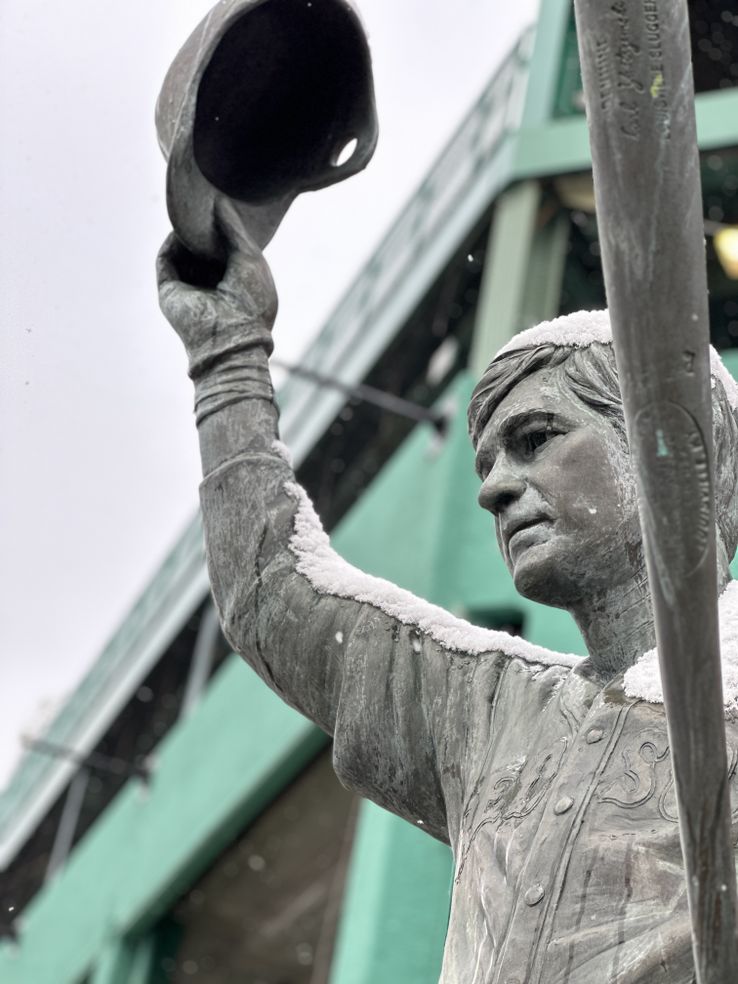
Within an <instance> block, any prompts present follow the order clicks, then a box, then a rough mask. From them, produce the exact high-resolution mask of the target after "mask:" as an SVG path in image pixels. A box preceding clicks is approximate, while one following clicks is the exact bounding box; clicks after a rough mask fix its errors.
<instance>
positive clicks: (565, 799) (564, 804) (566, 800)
mask: <svg viewBox="0 0 738 984" xmlns="http://www.w3.org/2000/svg"><path fill="white" fill-rule="evenodd" d="M572 806H574V800H573V799H572V798H571V796H562V797H561V799H560V800H559V801H558V803H557V804H556V806H555V807H554V813H557V814H561V813H566V812H567V810H570V809H571V808H572Z"/></svg>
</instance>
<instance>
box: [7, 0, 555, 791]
mask: <svg viewBox="0 0 738 984" xmlns="http://www.w3.org/2000/svg"><path fill="white" fill-rule="evenodd" d="M210 5H211V4H210V2H208V0H126V2H125V3H112V2H111V0H63V2H62V3H58V2H52V0H46V2H42V3H33V4H31V3H28V0H4V2H3V4H2V6H1V7H0V121H1V125H2V147H3V154H2V155H1V156H0V228H1V229H2V236H1V237H0V298H2V300H0V316H1V318H2V333H1V334H0V370H1V371H2V380H1V382H0V415H1V416H0V421H1V426H0V440H1V445H0V454H1V455H2V462H3V476H4V481H3V485H2V509H1V510H0V517H1V518H0V556H2V561H3V566H2V571H3V579H4V583H3V585H2V595H1V596H2V601H3V607H2V617H1V618H0V653H2V689H1V690H0V693H1V694H2V697H0V786H2V784H3V782H4V781H5V780H6V779H7V776H8V773H9V770H10V769H11V768H12V764H13V762H14V760H15V759H16V757H17V752H18V747H19V745H18V742H19V735H20V733H21V731H23V730H24V729H25V730H29V729H30V728H31V727H33V726H34V724H35V723H37V722H38V720H39V714H40V712H41V711H42V710H43V708H44V707H46V708H47V709H48V707H49V706H50V705H52V704H54V703H57V702H60V701H63V700H64V698H65V696H66V695H67V694H68V693H69V692H70V691H71V690H72V689H73V688H74V686H75V684H76V683H77V681H78V680H79V679H80V677H81V676H82V675H83V674H84V673H85V671H86V670H87V669H88V668H89V666H90V665H91V663H92V662H93V661H94V659H95V658H96V656H97V655H98V654H99V652H100V650H101V649H102V647H103V646H104V644H105V642H106V640H107V638H108V637H109V636H110V635H111V633H112V632H113V631H114V630H115V628H116V627H117V625H118V624H119V623H120V621H121V620H122V619H123V618H124V617H125V615H126V612H127V611H128V610H129V608H130V606H131V604H132V603H133V601H134V600H135V598H136V596H137V595H138V594H139V592H140V591H141V590H142V589H143V588H144V587H145V585H146V584H147V582H148V580H149V578H150V577H151V575H152V574H153V573H154V572H155V570H156V568H157V566H158V565H159V563H160V562H161V560H162V559H163V557H164V556H165V554H166V553H167V551H168V550H169V549H170V548H171V547H172V545H173V544H174V543H175V542H176V540H177V538H178V536H179V534H180V532H181V530H182V529H183V528H184V526H185V525H186V523H187V522H188V521H189V519H190V518H191V516H192V514H193V512H194V510H195V508H196V503H197V485H198V481H199V462H198V457H197V443H196V434H195V427H194V423H193V420H192V414H191V402H192V400H191V391H190V383H189V380H188V379H187V376H186V372H185V358H184V353H183V352H182V351H181V348H180V344H179V342H178V340H177V339H176V338H175V336H174V334H173V332H172V331H171V330H170V329H169V327H168V325H167V324H166V323H165V322H164V320H163V319H162V317H161V315H160V314H159V311H158V307H157V303H156V293H155V289H154V279H153V264H154V256H155V254H156V251H157V249H158V246H159V244H160V242H161V240H162V239H163V237H164V236H165V234H166V233H167V231H168V222H167V216H166V209H165V204H164V195H163V190H164V170H165V169H164V163H163V161H162V159H161V157H160V155H159V150H158V147H157V143H156V138H155V132H154V126H153V111H154V103H155V100H156V96H157V94H158V91H159V86H160V84H161V80H162V79H163V76H164V74H165V72H166V69H167V67H168V65H169V62H170V61H171V59H172V57H173V55H174V54H175V52H176V51H177V49H178V48H179V46H180V45H181V44H182V43H183V42H184V40H185V38H186V37H187V35H188V34H189V32H190V31H191V30H192V28H193V27H194V26H195V24H196V23H197V22H198V20H199V19H200V18H201V17H202V16H203V14H204V13H205V12H206V11H207V9H208V8H209V7H210ZM536 8H537V0H517V2H516V3H514V4H511V3H509V2H507V0H363V2H361V3H360V9H361V12H362V14H363V16H364V20H365V22H366V24H367V27H368V30H369V34H370V40H371V44H372V50H373V57H374V68H375V85H376V90H377V103H378V112H379V120H380V141H379V147H378V149H377V153H376V154H375V157H374V160H373V161H372V163H371V165H370V166H369V169H368V170H367V171H366V172H365V173H364V174H362V175H360V176H358V177H356V178H353V179H351V180H350V181H348V182H346V183H344V184H343V185H340V186H337V187H335V188H333V189H330V190H327V191H323V192H320V193H319V194H314V195H310V196H304V197H303V198H302V199H300V200H299V201H298V202H297V203H296V205H294V206H293V208H292V210H291V212H290V214H289V215H288V217H287V219H286V220H285V222H284V223H283V225H282V227H281V229H280V231H279V233H278V234H277V237H276V239H275V240H274V242H273V244H272V245H271V246H270V247H269V249H268V251H267V256H268V258H269V260H270V262H271V264H272V268H273V270H274V274H275V279H276V281H277V286H278V290H279V294H280V315H279V319H278V322H277V328H276V341H277V354H278V355H280V356H281V357H282V358H284V359H285V360H287V359H290V360H294V359H295V358H297V357H298V356H299V353H300V351H301V350H302V349H303V348H304V347H305V346H307V345H308V344H309V342H310V340H311V339H312V338H313V337H314V335H315V333H316V332H317V331H318V330H319V328H320V326H321V324H322V322H323V321H324V319H325V317H326V316H327V314H328V313H329V312H330V310H331V308H332V307H333V306H334V304H335V303H336V301H337V300H338V299H339V298H340V296H341V294H342V293H343V291H344V290H345V289H346V287H347V286H348V284H349V283H350V281H351V279H352V277H353V276H354V275H355V273H356V272H357V271H358V270H359V269H360V268H361V266H362V264H363V262H364V261H365V260H366V259H367V257H368V256H369V255H371V252H372V250H373V248H374V246H375V245H376V244H377V242H378V240H379V238H380V237H381V235H382V233H383V232H384V231H385V230H386V229H387V227H388V225H389V224H390V223H391V221H392V219H393V217H394V216H395V215H396V214H397V212H398V210H399V209H400V208H401V206H402V204H403V203H404V202H405V200H406V199H407V198H408V197H409V196H410V195H411V194H412V192H413V190H414V188H415V187H416V186H417V184H418V182H419V181H420V179H421V178H422V176H423V174H424V173H425V172H426V170H427V169H428V167H429V166H430V164H431V163H432V161H433V159H434V157H435V156H436V154H437V153H438V151H439V150H440V149H441V148H442V147H443V145H444V144H445V142H446V140H447V139H448V137H449V136H450V134H451V133H452V131H453V129H454V127H455V126H456V125H457V123H458V122H459V121H460V119H461V118H462V117H463V115H464V114H465V112H466V110H467V109H468V107H469V106H470V105H471V103H472V101H473V100H474V99H475V97H476V96H477V94H478V93H479V91H480V90H481V88H482V87H483V85H484V84H485V82H486V81H487V80H488V78H489V77H490V75H491V74H492V72H493V71H494V68H495V66H496V65H497V63H498V62H499V60H500V59H501V58H502V57H503V56H504V55H505V54H506V53H507V51H508V50H509V48H510V47H511V45H512V44H513V42H514V41H515V40H516V38H517V36H518V34H519V33H520V31H521V30H522V29H523V28H524V27H525V25H526V24H528V23H531V22H532V21H533V19H534V17H535V12H536Z"/></svg>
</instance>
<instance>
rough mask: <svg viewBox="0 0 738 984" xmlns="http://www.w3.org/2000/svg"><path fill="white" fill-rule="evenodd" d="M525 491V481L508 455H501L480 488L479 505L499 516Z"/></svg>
mask: <svg viewBox="0 0 738 984" xmlns="http://www.w3.org/2000/svg"><path fill="white" fill-rule="evenodd" d="M524 491H525V481H524V479H523V476H522V475H521V474H520V473H519V471H518V470H517V469H516V468H514V467H513V466H512V463H511V462H510V460H509V459H508V458H507V456H506V455H500V456H499V457H498V458H497V461H496V462H495V464H494V467H493V468H492V469H491V470H490V472H489V474H488V475H487V477H486V478H485V480H484V482H483V483H482V487H481V489H480V490H479V497H478V501H479V505H480V506H481V507H482V509H486V510H487V511H488V512H491V513H492V514H493V515H495V516H498V515H499V514H500V513H501V512H502V511H503V510H504V509H505V508H506V507H507V506H509V505H511V504H512V503H513V502H515V501H516V500H517V499H519V498H520V496H521V495H522V494H523V492H524Z"/></svg>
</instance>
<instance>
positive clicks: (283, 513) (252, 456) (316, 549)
mask: <svg viewBox="0 0 738 984" xmlns="http://www.w3.org/2000/svg"><path fill="white" fill-rule="evenodd" d="M275 447H278V446H277V445H275ZM201 501H202V510H203V518H204V525H205V533H206V545H207V556H208V566H209V572H210V578H211V584H212V589H213V595H214V598H215V602H216V606H217V607H218V610H219V613H220V616H221V621H222V624H223V627H224V631H225V633H226V637H227V638H228V640H229V642H230V644H231V645H232V646H233V647H234V649H235V650H236V651H237V652H239V653H240V654H241V655H242V656H243V657H244V658H245V659H246V660H247V661H248V662H249V663H250V664H251V665H252V666H253V667H254V669H255V670H256V671H257V672H258V673H259V674H260V675H261V677H262V678H263V679H264V680H265V681H266V682H267V684H268V685H269V686H270V687H271V688H272V689H273V690H274V691H276V692H277V693H278V694H279V695H280V696H281V697H282V698H283V699H284V700H285V701H286V702H287V703H289V704H290V705H291V706H292V707H295V708H296V709H297V710H299V711H300V712H302V713H303V714H305V715H306V716H307V717H308V718H310V719H311V720H312V721H314V722H315V723H316V724H317V725H319V726H320V727H321V728H323V729H324V730H325V731H327V732H328V733H329V734H331V735H333V737H334V763H335V767H336V771H337V773H338V775H339V778H340V779H341V780H342V781H343V782H344V784H345V785H347V786H349V787H351V788H353V789H355V790H357V791H358V792H360V793H361V794H363V795H364V796H367V797H368V798H370V799H372V800H373V801H375V802H376V803H378V804H380V805H381V806H383V807H385V808H387V809H389V810H391V811H392V812H394V813H396V814H398V815H400V816H402V817H405V818H406V819H408V820H410V821H412V822H413V823H416V824H418V825H420V826H422V827H423V828H424V829H426V830H427V831H428V832H429V833H431V834H433V835H434V836H436V837H438V838H439V839H442V840H446V841H448V840H449V818H450V815H451V814H454V815H456V814H457V813H458V810H459V808H460V803H461V801H462V798H463V795H464V793H463V773H464V770H463V762H464V760H465V758H466V757H467V752H468V750H467V746H468V744H469V743H470V742H471V741H472V738H473V734H472V732H473V731H474V726H473V722H474V720H475V719H476V718H478V717H479V714H480V713H482V714H483V713H484V708H485V707H487V706H488V705H489V701H490V699H491V697H492V695H493V694H494V692H495V688H496V686H497V682H498V680H499V677H500V673H501V671H502V669H503V668H504V666H505V664H506V662H507V661H508V660H509V656H508V655H506V654H503V652H502V651H501V647H500V645H499V643H500V641H501V639H502V638H509V637H504V636H503V634H502V633H497V632H491V631H489V630H485V629H478V628H476V627H474V626H471V625H469V624H468V623H466V622H463V621H462V620H460V619H456V618H454V617H453V616H452V615H450V614H449V613H448V612H445V611H444V610H443V609H440V608H437V607H435V606H432V605H429V604H428V603H426V602H423V601H421V600H420V599H418V598H415V597H414V596H413V595H412V594H410V593H409V592H407V591H404V590H402V589H400V588H398V587H396V586H395V585H393V584H390V583H389V582H387V581H384V580H382V579H380V578H376V577H372V576H370V575H366V574H364V573H363V572H361V571H359V570H357V569H356V568H355V567H352V566H351V565H350V564H348V563H346V562H345V561H344V560H343V559H342V558H340V557H339V556H338V555H337V554H336V553H335V552H334V551H333V550H332V548H331V546H330V543H329V540H328V537H327V536H326V534H325V533H324V532H323V530H322V527H321V526H320V523H319V521H318V519H317V517H316V515H315V513H314V511H313V509H312V506H311V504H310V502H309V500H308V498H307V496H306V494H305V492H304V491H303V490H302V489H301V488H300V487H299V486H298V485H297V484H296V482H295V478H294V474H293V472H292V470H291V467H290V466H289V464H288V463H287V461H286V460H284V458H283V457H282V456H281V455H280V453H279V451H278V450H273V451H272V452H271V453H268V452H252V453H245V454H242V455H239V456H237V457H236V458H234V459H233V460H231V461H229V462H228V463H226V464H224V465H222V466H220V467H219V468H217V469H216V470H215V471H214V472H212V473H211V474H210V475H209V476H208V477H207V478H206V479H205V481H204V482H203V484H202V487H201Z"/></svg>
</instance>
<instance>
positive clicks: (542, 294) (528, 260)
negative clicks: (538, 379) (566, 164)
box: [470, 181, 569, 377]
mask: <svg viewBox="0 0 738 984" xmlns="http://www.w3.org/2000/svg"><path fill="white" fill-rule="evenodd" d="M540 202H541V186H540V185H539V183H538V182H536V181H525V182H522V183H521V184H518V185H514V186H513V187H511V188H508V190H507V191H506V192H504V193H503V194H502V195H501V196H500V197H499V199H498V200H497V205H496V207H495V212H494V215H493V217H492V226H491V229H490V236H489V245H488V247H487V254H486V258H485V263H484V272H483V276H482V285H481V289H480V292H479V302H478V305H477V314H476V322H475V326H474V339H473V343H472V352H471V357H470V369H471V372H472V374H473V375H474V376H476V377H479V376H481V374H482V373H483V372H484V370H485V369H486V367H487V365H488V363H489V360H490V359H491V358H492V356H493V355H494V353H495V352H496V351H497V350H498V349H499V348H500V347H501V346H502V345H504V343H505V342H506V341H507V340H508V339H509V338H511V337H512V336H513V335H514V334H515V332H517V331H519V330H520V329H521V328H527V327H529V326H530V325H533V324H535V323H536V322H537V321H543V320H545V319H546V318H551V317H554V316H555V314H556V312H557V310H558V301H559V296H560V294H561V277H562V274H563V269H564V259H565V256H566V245H567V239H568V232H569V226H568V219H567V218H566V217H565V216H564V215H563V214H560V215H555V216H553V217H552V218H550V219H549V221H548V222H546V223H545V225H542V226H541V225H540V210H539V206H540Z"/></svg>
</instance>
